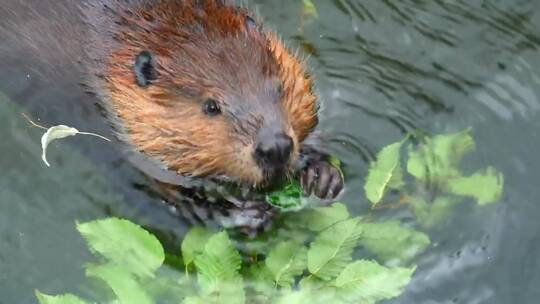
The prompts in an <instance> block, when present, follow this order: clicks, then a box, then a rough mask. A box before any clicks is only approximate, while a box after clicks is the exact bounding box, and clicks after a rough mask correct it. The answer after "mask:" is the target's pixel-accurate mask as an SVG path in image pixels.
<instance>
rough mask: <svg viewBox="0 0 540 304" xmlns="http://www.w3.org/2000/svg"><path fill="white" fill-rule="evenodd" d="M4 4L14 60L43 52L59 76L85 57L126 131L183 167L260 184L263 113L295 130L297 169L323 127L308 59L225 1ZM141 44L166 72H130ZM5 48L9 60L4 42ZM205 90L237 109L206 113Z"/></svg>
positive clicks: (20, 0)
mask: <svg viewBox="0 0 540 304" xmlns="http://www.w3.org/2000/svg"><path fill="white" fill-rule="evenodd" d="M5 1H6V3H3V7H0V13H1V15H2V16H9V18H6V19H4V20H0V34H1V35H2V37H4V38H5V41H6V43H8V44H6V46H8V45H9V48H11V50H13V54H14V55H13V56H14V57H15V58H17V57H21V54H26V53H28V54H39V55H38V57H36V58H38V59H39V60H40V61H41V62H42V64H36V66H37V67H50V68H49V69H50V70H51V71H54V74H56V75H60V76H59V77H58V78H60V79H61V78H62V77H63V78H65V77H66V71H70V72H69V73H70V74H71V73H72V72H71V69H68V65H69V67H72V66H77V67H76V68H75V69H78V70H81V71H84V72H83V73H84V75H85V76H84V78H85V82H87V83H88V84H89V87H90V89H91V90H92V91H93V92H95V93H96V94H98V95H99V96H100V97H101V99H102V101H103V104H104V105H105V107H106V108H107V109H108V110H109V114H110V118H111V120H112V121H115V122H116V125H117V126H118V127H119V130H120V132H119V133H120V137H122V138H123V139H125V141H127V142H128V143H130V144H131V146H133V148H134V149H136V150H138V151H141V152H143V153H144V154H146V155H148V156H150V157H151V158H154V159H157V160H159V161H161V162H162V163H164V164H165V165H166V166H167V167H168V168H169V169H170V170H174V171H176V172H178V173H180V174H182V175H188V176H200V177H225V178H227V179H231V180H234V181H237V182H240V183H243V184H249V185H260V184H264V183H265V178H266V176H265V175H264V172H263V171H261V169H260V168H259V167H258V165H257V164H256V162H255V161H254V158H253V155H252V153H253V150H254V145H255V144H256V143H255V141H256V134H257V130H258V129H259V128H260V127H262V126H263V125H264V124H265V121H268V120H274V121H277V122H278V123H279V124H280V126H281V128H283V130H284V132H285V133H287V134H288V135H289V136H291V138H293V141H294V143H295V145H294V146H295V149H294V152H293V156H292V160H291V162H290V167H291V168H290V170H293V166H294V163H295V162H296V161H297V160H298V158H299V154H300V148H301V145H302V142H303V141H304V140H305V139H306V138H307V137H308V135H309V134H310V133H311V132H312V130H313V129H314V128H315V126H316V125H317V111H318V106H317V101H316V98H315V96H314V94H313V92H312V86H313V82H312V80H311V78H310V77H309V76H307V73H306V70H305V68H304V63H303V62H302V61H301V60H299V59H298V58H297V57H296V56H295V55H293V54H292V53H291V52H290V51H289V50H288V49H287V48H286V47H285V46H284V45H283V43H282V42H281V41H280V39H279V38H278V37H277V36H276V35H274V34H273V33H270V32H267V31H265V30H263V29H262V28H261V27H260V25H259V23H258V22H257V24H256V25H255V26H254V27H253V26H248V25H247V22H248V21H247V20H248V16H249V12H248V11H247V10H245V9H243V8H238V7H236V6H234V5H232V4H230V3H228V1H223V0H206V1H205V0H184V1H181V0H176V1H175V0H155V1H151V0H95V1H94V0H84V1H81V2H79V1H58V2H56V1H55V2H54V3H47V5H45V4H44V3H42V1H38V0H5ZM14 12H16V13H18V15H16V14H14ZM21 12H24V13H21ZM44 13H46V14H44ZM79 19H80V20H81V21H79ZM21 20H27V21H25V22H22V21H21ZM51 28H52V29H53V30H51ZM51 31H55V32H54V33H51ZM142 51H149V52H151V53H153V54H154V55H155V56H156V61H157V67H156V69H157V71H158V74H159V77H158V79H157V80H156V81H154V82H153V83H152V84H151V85H150V86H148V87H145V88H143V87H140V86H138V85H137V84H136V79H135V74H134V70H133V67H134V62H135V58H136V56H137V55H138V54H139V53H140V52H142ZM0 53H2V54H3V56H5V57H4V58H0V61H1V60H2V59H6V60H7V61H9V56H10V54H9V52H8V49H6V50H4V49H3V47H2V46H0ZM34 57H35V56H34ZM53 66H54V68H53ZM38 72H42V71H38ZM50 74H53V73H50ZM207 98H213V99H216V100H217V101H218V102H219V103H220V104H221V105H222V107H223V108H224V109H230V113H229V112H228V115H219V116H216V117H208V116H206V115H205V114H204V113H203V111H202V103H203V102H204V101H205V100H206V99H207Z"/></svg>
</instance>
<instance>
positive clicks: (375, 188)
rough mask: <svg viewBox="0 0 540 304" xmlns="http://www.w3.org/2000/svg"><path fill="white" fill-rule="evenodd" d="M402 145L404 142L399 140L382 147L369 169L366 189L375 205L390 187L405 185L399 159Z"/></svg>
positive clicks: (368, 196)
mask: <svg viewBox="0 0 540 304" xmlns="http://www.w3.org/2000/svg"><path fill="white" fill-rule="evenodd" d="M402 145H403V142H397V143H394V144H391V145H389V146H387V147H385V148H384V149H382V151H381V152H379V154H377V161H376V162H375V163H373V164H372V165H371V168H370V169H369V174H368V177H367V181H366V184H365V186H364V189H365V191H366V195H367V198H368V199H369V201H370V202H371V203H372V204H373V205H376V204H378V203H379V202H380V201H381V200H382V199H383V197H384V195H385V194H386V192H387V191H388V190H389V189H399V188H401V187H402V186H403V170H402V169H401V165H400V161H399V159H400V157H399V153H400V149H401V146H402Z"/></svg>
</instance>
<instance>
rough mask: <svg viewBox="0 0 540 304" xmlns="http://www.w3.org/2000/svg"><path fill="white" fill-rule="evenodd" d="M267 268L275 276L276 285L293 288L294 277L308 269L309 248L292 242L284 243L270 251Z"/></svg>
mask: <svg viewBox="0 0 540 304" xmlns="http://www.w3.org/2000/svg"><path fill="white" fill-rule="evenodd" d="M266 266H267V267H268V269H269V270H270V271H271V272H272V274H273V280H274V282H275V285H278V286H282V287H291V286H292V284H293V283H294V277H295V276H299V275H301V274H302V273H303V272H304V270H305V269H306V267H307V248H306V247H304V246H302V245H299V244H297V243H295V242H292V241H287V242H282V243H280V244H278V245H277V246H276V247H275V248H274V249H272V251H270V253H269V254H268V257H267V258H266Z"/></svg>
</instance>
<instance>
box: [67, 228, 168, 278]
mask: <svg viewBox="0 0 540 304" xmlns="http://www.w3.org/2000/svg"><path fill="white" fill-rule="evenodd" d="M77 230H79V232H80V233H81V234H82V236H83V237H84V238H85V239H86V241H87V243H88V246H89V247H90V250H91V251H92V252H94V253H98V254H100V255H101V256H103V257H104V258H105V259H107V260H108V261H109V263H112V264H114V265H117V266H119V267H120V268H121V269H124V270H126V271H128V272H130V273H133V274H135V275H137V276H139V277H148V278H152V277H154V272H155V271H156V270H157V269H158V268H159V267H160V266H161V264H163V261H164V259H165V254H164V251H163V247H162V246H161V244H160V242H159V241H158V240H157V238H156V237H155V236H153V235H152V234H150V233H149V232H148V231H146V230H144V229H143V228H141V227H139V226H137V225H135V224H133V223H131V222H130V221H127V220H122V219H117V218H109V219H105V220H98V221H93V222H89V223H84V224H77Z"/></svg>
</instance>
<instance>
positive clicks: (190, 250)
mask: <svg viewBox="0 0 540 304" xmlns="http://www.w3.org/2000/svg"><path fill="white" fill-rule="evenodd" d="M211 236H212V232H211V231H209V230H207V229H205V228H203V227H195V228H192V229H191V230H190V231H189V232H188V233H187V234H186V236H185V237H184V240H183V241H182V258H183V259H184V265H185V267H188V266H189V265H190V264H191V263H193V261H195V257H196V256H197V255H198V254H200V253H202V252H203V250H204V245H206V242H207V241H208V239H210V237H211Z"/></svg>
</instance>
